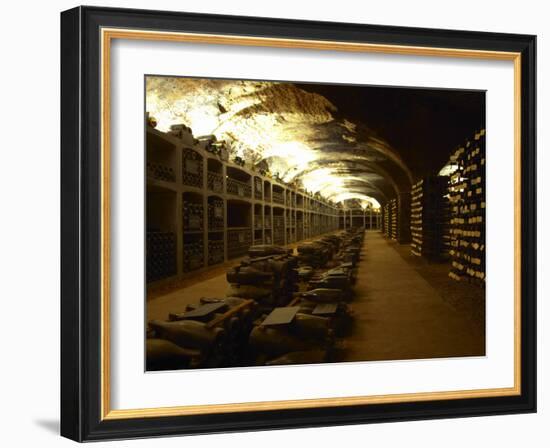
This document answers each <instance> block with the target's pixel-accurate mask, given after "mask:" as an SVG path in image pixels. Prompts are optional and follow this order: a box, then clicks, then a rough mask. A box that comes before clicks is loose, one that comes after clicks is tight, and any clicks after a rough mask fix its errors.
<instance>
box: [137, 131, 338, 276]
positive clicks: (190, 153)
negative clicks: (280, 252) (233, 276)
mask: <svg viewBox="0 0 550 448" xmlns="http://www.w3.org/2000/svg"><path fill="white" fill-rule="evenodd" d="M146 134H147V136H146V139H147V162H146V175H147V202H148V204H149V205H148V208H149V209H150V211H149V212H148V213H147V227H148V232H147V234H146V235H145V236H146V238H147V241H148V253H151V254H153V253H158V254H161V253H163V251H164V249H163V250H161V249H160V248H161V247H164V246H163V245H162V244H160V243H159V244H156V243H155V242H154V241H156V240H154V241H153V240H151V239H152V238H153V239H154V238H155V237H154V235H153V234H151V235H149V232H152V231H155V232H157V233H156V234H158V235H161V234H162V235H166V236H163V237H160V236H159V237H158V238H157V239H159V238H164V240H166V239H167V240H169V241H172V243H171V246H170V245H169V244H168V245H165V246H166V247H168V246H170V247H171V249H170V251H171V254H170V255H168V252H166V254H165V255H158V256H157V255H154V256H153V255H152V256H151V257H149V258H150V259H149V258H148V260H147V263H148V267H147V282H148V283H151V282H157V280H162V279H167V278H169V277H175V276H177V277H180V278H183V277H185V276H186V275H187V274H191V275H196V271H197V270H200V269H203V268H206V267H208V266H212V265H215V264H218V263H223V262H225V261H227V260H229V259H232V258H235V257H237V256H241V254H242V255H244V254H245V253H246V250H247V249H248V246H250V245H251V244H289V243H293V242H297V241H300V240H302V239H306V238H311V237H314V236H317V235H319V234H321V233H324V232H330V231H333V230H336V229H337V228H338V218H337V211H338V209H337V207H336V206H335V205H334V204H332V203H330V202H326V201H325V199H323V198H322V197H321V196H319V195H312V194H310V193H308V192H305V191H303V190H299V189H297V188H296V187H294V186H290V185H287V184H285V183H284V182H282V181H281V180H280V179H278V178H273V177H271V176H269V174H268V173H266V172H265V171H262V170H260V171H258V170H257V169H256V168H252V167H251V166H249V165H247V164H246V163H245V162H244V161H242V160H237V158H235V160H232V159H231V160H230V152H229V149H228V148H227V147H225V146H224V144H223V142H219V141H215V140H213V141H210V139H212V136H206V137H198V138H194V137H193V134H192V131H191V130H190V129H189V128H188V127H187V126H184V125H176V126H173V127H172V129H171V130H170V131H169V132H167V133H165V132H160V131H158V130H157V129H154V128H152V127H150V126H148V127H147V133H146ZM239 207H244V208H239ZM325 215H326V216H325ZM235 216H237V217H239V216H243V217H246V219H245V218H243V219H242V222H241V220H240V218H234V217H235ZM335 216H336V217H335ZM300 218H301V219H300ZM235 219H237V221H236V222H235ZM168 235H171V236H168ZM239 235H241V236H239ZM230 239H231V241H230ZM164 240H163V241H164ZM151 241H153V242H151ZM163 244H164V243H163ZM157 247H158V248H159V249H156V248H157ZM159 257H160V258H162V259H163V260H164V261H159ZM155 266H156V267H155Z"/></svg>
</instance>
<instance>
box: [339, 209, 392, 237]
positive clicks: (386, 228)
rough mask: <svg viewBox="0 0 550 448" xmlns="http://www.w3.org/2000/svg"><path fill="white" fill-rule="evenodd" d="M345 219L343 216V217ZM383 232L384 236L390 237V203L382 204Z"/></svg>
mask: <svg viewBox="0 0 550 448" xmlns="http://www.w3.org/2000/svg"><path fill="white" fill-rule="evenodd" d="M344 219H345V218H344ZM382 222H383V226H382V228H383V232H384V235H385V236H386V238H389V237H390V204H389V203H386V204H384V219H383V221H382Z"/></svg>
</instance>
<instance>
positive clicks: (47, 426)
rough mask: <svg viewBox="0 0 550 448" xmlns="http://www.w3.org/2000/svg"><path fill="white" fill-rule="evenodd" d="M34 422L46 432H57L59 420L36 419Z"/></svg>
mask: <svg viewBox="0 0 550 448" xmlns="http://www.w3.org/2000/svg"><path fill="white" fill-rule="evenodd" d="M34 423H35V424H36V426H39V427H40V428H42V429H44V430H45V431H47V432H50V433H53V434H59V420H54V419H51V420H48V419H37V420H35V421H34Z"/></svg>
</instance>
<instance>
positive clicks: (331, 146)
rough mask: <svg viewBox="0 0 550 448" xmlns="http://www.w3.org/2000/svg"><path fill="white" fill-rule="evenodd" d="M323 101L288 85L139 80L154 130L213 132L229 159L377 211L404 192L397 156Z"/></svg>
mask: <svg viewBox="0 0 550 448" xmlns="http://www.w3.org/2000/svg"><path fill="white" fill-rule="evenodd" d="M357 89H361V90H365V88H355V92H357ZM409 90H410V89H409ZM349 92H350V93H349V94H348V96H347V97H344V98H343V99H339V103H338V105H339V106H342V104H345V103H347V102H348V101H349V102H350V103H351V102H352V99H353V94H354V91H353V90H350V91H349ZM350 95H352V96H350ZM327 96H328V95H321V94H319V93H317V92H315V91H311V89H309V88H307V87H305V86H298V85H295V84H291V83H276V82H259V81H235V80H208V79H193V78H174V77H147V96H146V109H147V111H148V112H149V113H150V114H151V115H152V116H154V117H155V118H156V120H157V122H158V125H157V128H158V129H160V130H161V131H167V130H169V129H170V126H171V125H173V124H179V123H183V124H186V125H187V126H190V127H191V129H192V130H193V134H194V136H195V137H198V136H202V135H210V134H214V135H215V136H216V138H217V139H218V140H225V141H226V142H227V143H228V144H229V146H230V148H231V152H232V153H233V155H235V156H240V157H242V158H243V159H245V160H247V161H248V162H251V163H255V164H258V163H260V162H262V161H264V162H265V163H266V164H267V166H268V167H269V170H270V171H271V173H272V174H274V175H275V174H277V175H279V176H280V177H281V178H282V179H283V180H285V181H287V182H295V183H297V184H299V185H301V186H303V187H304V188H305V189H306V190H308V191H310V192H313V193H316V192H319V193H320V194H321V195H322V196H324V197H326V198H328V199H330V200H333V201H334V202H341V201H354V202H355V203H359V204H361V205H362V206H363V207H365V206H367V205H369V204H372V205H374V206H375V207H377V206H378V205H379V203H382V204H383V203H385V202H386V201H387V200H388V199H391V198H392V197H395V196H396V194H397V193H398V192H399V191H408V189H409V187H410V184H411V182H412V181H413V176H412V173H411V171H410V170H409V168H408V165H407V164H406V163H405V161H404V160H403V158H402V156H401V153H400V152H399V151H398V150H396V148H394V147H392V146H391V145H390V144H389V143H388V141H387V140H385V139H384V138H383V137H382V136H380V135H378V134H377V133H376V132H375V131H374V130H373V129H371V128H369V126H368V123H364V122H362V120H360V119H357V117H352V118H350V117H349V116H345V115H343V114H342V112H341V111H340V110H339V109H342V107H337V105H336V104H334V103H333V102H331V101H329V99H327ZM361 106H362V107H365V108H366V110H371V109H369V108H371V105H369V104H368V103H367V104H364V106H363V104H362V105H361ZM375 107H377V105H376V104H373V105H372V110H371V112H373V111H374V108H375ZM409 163H410V162H409Z"/></svg>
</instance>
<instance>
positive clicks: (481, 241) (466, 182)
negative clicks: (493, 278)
mask: <svg viewBox="0 0 550 448" xmlns="http://www.w3.org/2000/svg"><path fill="white" fill-rule="evenodd" d="M451 162H456V166H457V170H456V171H455V172H454V173H453V174H452V175H451V179H450V182H449V196H450V201H451V214H452V215H451V226H452V232H451V237H452V238H451V250H450V254H451V257H452V266H451V271H450V272H449V276H450V277H451V278H453V279H455V280H467V281H469V282H471V283H475V284H477V285H480V286H483V285H484V284H485V130H481V131H479V132H477V133H476V134H475V135H474V138H473V139H471V140H469V141H467V142H466V144H465V145H464V146H462V147H460V148H459V149H458V150H457V151H456V152H455V153H454V154H453V158H452V159H451Z"/></svg>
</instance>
